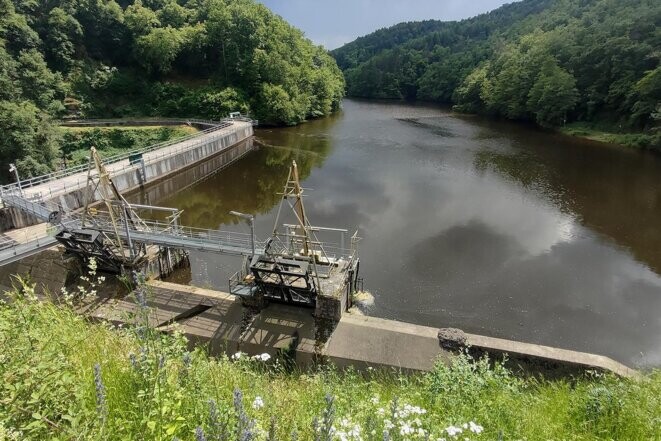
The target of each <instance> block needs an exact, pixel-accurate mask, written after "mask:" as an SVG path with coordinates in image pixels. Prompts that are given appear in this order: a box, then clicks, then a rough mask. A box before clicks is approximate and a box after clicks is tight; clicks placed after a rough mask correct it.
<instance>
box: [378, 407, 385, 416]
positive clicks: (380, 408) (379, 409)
mask: <svg viewBox="0 0 661 441" xmlns="http://www.w3.org/2000/svg"><path fill="white" fill-rule="evenodd" d="M376 413H378V414H379V415H380V416H383V415H385V414H386V410H385V409H384V408H383V407H379V408H378V409H377V411H376Z"/></svg>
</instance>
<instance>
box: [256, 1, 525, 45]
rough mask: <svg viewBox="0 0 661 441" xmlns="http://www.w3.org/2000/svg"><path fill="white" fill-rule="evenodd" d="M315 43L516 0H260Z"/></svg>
mask: <svg viewBox="0 0 661 441" xmlns="http://www.w3.org/2000/svg"><path fill="white" fill-rule="evenodd" d="M258 1H260V2H261V3H263V4H264V5H266V6H267V7H268V8H269V9H271V10H272V11H273V12H275V13H276V14H278V15H280V16H282V17H283V18H284V19H285V20H287V21H288V22H289V23H291V24H292V25H294V26H296V27H297V28H299V29H301V30H302V31H303V32H305V35H306V36H307V37H308V38H309V39H311V40H312V41H314V42H315V43H316V44H321V45H324V46H325V47H326V48H327V49H329V50H330V49H335V48H338V47H340V46H342V45H343V44H345V43H349V42H350V41H353V40H355V39H356V38H357V37H360V36H363V35H365V34H369V33H370V32H373V31H375V30H377V29H380V28H383V27H387V26H391V25H394V24H397V23H400V22H402V21H418V20H428V19H436V20H460V19H462V18H468V17H473V16H475V15H478V14H481V13H483V12H488V11H491V10H493V9H496V8H498V7H499V6H501V5H503V4H505V3H511V2H512V1H514V0H258Z"/></svg>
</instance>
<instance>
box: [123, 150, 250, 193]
mask: <svg viewBox="0 0 661 441" xmlns="http://www.w3.org/2000/svg"><path fill="white" fill-rule="evenodd" d="M254 149H255V143H254V140H253V138H248V139H245V140H243V141H240V142H239V143H237V144H235V145H233V146H232V147H230V148H229V149H226V150H224V151H222V152H221V153H218V154H216V155H214V156H211V157H209V158H206V159H205V160H204V161H202V162H198V163H197V164H195V165H193V166H191V167H188V168H186V169H183V170H180V171H178V172H177V173H176V174H174V175H172V176H170V177H168V178H163V179H158V180H156V181H153V182H150V183H149V184H148V185H146V186H145V187H144V188H142V189H140V193H139V198H137V199H131V201H132V202H136V203H140V204H145V205H160V203H161V201H162V200H164V199H166V198H168V197H169V196H171V195H173V194H175V193H177V192H179V191H182V190H184V189H186V188H187V187H190V186H192V185H194V184H195V183H197V182H200V181H201V180H203V179H205V178H207V177H209V176H211V175H213V174H215V173H217V172H218V171H219V170H222V169H223V168H225V167H227V166H229V165H230V164H232V163H234V162H236V161H237V160H239V159H241V158H243V157H244V156H245V155H247V154H248V153H250V152H251V151H253V150H254ZM129 194H130V192H129Z"/></svg>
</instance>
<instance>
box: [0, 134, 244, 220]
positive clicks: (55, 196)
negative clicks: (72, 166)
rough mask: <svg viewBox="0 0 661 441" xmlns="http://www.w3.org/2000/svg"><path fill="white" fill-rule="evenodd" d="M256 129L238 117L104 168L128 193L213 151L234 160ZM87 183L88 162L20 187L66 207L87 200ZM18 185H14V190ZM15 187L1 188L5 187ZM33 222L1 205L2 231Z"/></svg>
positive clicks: (221, 158)
mask: <svg viewBox="0 0 661 441" xmlns="http://www.w3.org/2000/svg"><path fill="white" fill-rule="evenodd" d="M253 133H254V132H253V125H252V122H249V121H234V122H232V123H231V124H229V125H228V126H219V127H218V128H214V127H212V128H210V129H207V130H206V131H204V132H201V133H200V134H198V135H195V136H192V137H189V138H186V139H185V140H182V141H180V142H173V143H168V144H166V145H164V146H163V147H162V148H158V149H154V150H150V151H147V152H145V153H140V154H139V155H136V157H134V158H129V157H127V158H123V159H121V160H119V161H117V162H113V163H110V164H107V165H106V169H107V170H108V172H109V173H110V175H111V177H112V180H113V183H114V184H115V186H116V187H117V189H118V190H119V191H120V193H129V192H131V191H135V190H138V189H140V188H145V187H146V186H149V185H151V184H154V183H157V182H159V181H162V180H164V179H166V178H168V177H170V176H172V175H174V174H176V173H179V172H181V171H183V170H186V169H188V168H190V167H192V166H193V165H195V164H199V163H201V162H203V161H206V160H207V159H209V158H211V157H214V156H219V159H218V161H216V162H215V163H214V165H219V164H220V166H223V164H224V165H227V164H230V163H232V162H234V161H235V160H237V159H239V158H241V157H242V156H243V155H245V154H246V153H248V152H249V151H250V150H252V143H251V142H247V143H245V144H241V145H240V143H242V142H243V141H246V140H248V141H252V140H251V139H250V138H251V137H252V135H253ZM235 147H237V148H235ZM87 182H88V179H87V167H82V168H80V171H79V172H77V173H74V174H71V175H64V176H62V177H61V178H58V179H51V180H48V181H46V182H44V183H40V184H38V185H32V186H29V187H27V188H26V187H25V186H24V187H23V188H22V189H21V191H22V193H23V194H24V195H25V196H26V197H28V198H32V199H35V200H41V201H45V202H54V203H57V204H58V205H60V206H61V207H62V209H64V210H65V211H75V210H78V209H80V208H82V207H83V205H84V204H85V199H86V186H87ZM6 187H11V186H6ZM17 188H18V187H17V186H15V185H14V186H13V191H16V189H17ZM11 190H12V189H11V188H5V187H3V191H11ZM99 199H100V194H99V193H96V194H95V195H94V200H99ZM34 223H36V219H34V218H32V217H31V216H30V215H27V214H25V213H24V212H22V211H21V210H17V209H14V208H12V207H4V208H2V209H1V210H0V232H1V231H7V230H10V229H13V228H22V227H26V226H29V225H34Z"/></svg>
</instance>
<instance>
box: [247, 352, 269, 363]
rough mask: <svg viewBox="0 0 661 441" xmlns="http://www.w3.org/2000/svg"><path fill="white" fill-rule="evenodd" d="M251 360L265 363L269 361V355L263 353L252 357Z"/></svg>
mask: <svg viewBox="0 0 661 441" xmlns="http://www.w3.org/2000/svg"><path fill="white" fill-rule="evenodd" d="M251 358H252V359H253V360H257V361H263V362H267V361H269V360H270V359H271V356H270V355H269V354H267V353H266V352H264V353H263V354H257V355H253V356H252V357H251Z"/></svg>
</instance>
